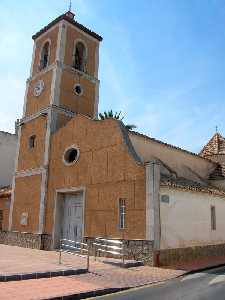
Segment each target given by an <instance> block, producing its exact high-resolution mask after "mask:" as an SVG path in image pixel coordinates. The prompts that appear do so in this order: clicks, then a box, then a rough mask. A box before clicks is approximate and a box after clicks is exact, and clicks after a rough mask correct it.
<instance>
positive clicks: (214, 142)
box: [199, 132, 225, 157]
mask: <svg viewBox="0 0 225 300" xmlns="http://www.w3.org/2000/svg"><path fill="white" fill-rule="evenodd" d="M217 154H225V138H224V137H222V135H221V134H219V133H218V132H217V133H215V134H214V135H213V137H212V138H211V139H210V140H209V142H208V143H207V144H206V145H205V146H204V147H203V149H202V150H201V152H200V153H199V155H201V156H202V157H209V156H212V155H217Z"/></svg>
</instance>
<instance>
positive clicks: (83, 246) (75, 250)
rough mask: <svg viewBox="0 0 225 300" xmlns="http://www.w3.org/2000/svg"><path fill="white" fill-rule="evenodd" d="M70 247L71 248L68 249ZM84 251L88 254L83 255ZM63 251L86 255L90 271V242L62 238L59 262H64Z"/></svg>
mask: <svg viewBox="0 0 225 300" xmlns="http://www.w3.org/2000/svg"><path fill="white" fill-rule="evenodd" d="M71 244H72V245H71ZM76 245H80V247H78V246H76ZM66 248H67V249H66ZM68 248H69V250H68ZM83 251H84V252H86V255H82V254H83ZM62 252H64V253H68V254H73V255H77V256H80V257H86V258H87V270H88V271H89V267H90V251H89V245H88V244H86V243H83V242H76V241H72V240H69V239H60V248H59V264H62Z"/></svg>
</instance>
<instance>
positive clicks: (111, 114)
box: [99, 109, 137, 130]
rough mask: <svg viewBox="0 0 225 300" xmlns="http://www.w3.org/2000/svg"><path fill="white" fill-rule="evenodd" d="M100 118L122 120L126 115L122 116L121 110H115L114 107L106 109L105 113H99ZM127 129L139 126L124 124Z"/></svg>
mask: <svg viewBox="0 0 225 300" xmlns="http://www.w3.org/2000/svg"><path fill="white" fill-rule="evenodd" d="M99 118H100V120H105V119H110V118H112V119H116V120H120V121H122V120H123V119H124V117H122V116H121V111H120V112H113V111H112V109H111V110H109V111H104V112H103V113H99ZM124 126H125V127H126V129H127V130H133V129H135V128H137V126H136V125H133V124H126V125H124Z"/></svg>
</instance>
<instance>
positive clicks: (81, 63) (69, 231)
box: [0, 11, 225, 264]
mask: <svg viewBox="0 0 225 300" xmlns="http://www.w3.org/2000/svg"><path fill="white" fill-rule="evenodd" d="M33 40H34V47H33V56H32V63H31V70H30V76H29V78H28V80H27V83H26V92H25V98H24V108H23V116H22V119H21V120H20V123H19V130H18V145H17V152H16V166H15V173H14V176H13V180H12V187H11V189H12V191H11V202H10V209H9V219H8V222H5V223H4V226H3V228H2V230H1V231H0V241H1V242H2V243H7V244H11V245H20V246H25V247H32V248H37V249H46V250H47V249H56V248H58V247H59V241H60V239H61V238H67V239H70V240H74V241H81V240H83V239H85V240H88V241H90V242H91V240H92V239H93V238H94V237H106V238H116V239H121V240H124V241H126V243H127V251H128V252H129V253H134V252H135V251H136V252H135V253H136V254H137V255H141V256H142V257H145V259H146V260H148V259H149V261H151V262H152V260H151V258H152V257H153V256H154V257H156V260H157V262H158V263H159V262H160V263H161V264H169V263H174V262H176V261H179V259H183V258H184V257H186V258H187V259H192V258H196V257H199V256H201V255H203V253H204V255H205V256H207V255H220V254H221V253H222V251H224V250H225V218H224V216H225V139H224V138H223V137H222V136H221V135H220V134H219V133H216V134H215V135H214V136H213V138H212V139H211V140H210V141H209V143H208V144H207V145H206V146H205V147H204V148H203V150H202V151H201V153H200V154H195V153H192V152H189V151H187V150H184V149H181V148H178V147H176V146H173V145H170V144H167V143H164V142H161V141H159V140H156V139H154V138H152V137H149V136H146V135H143V134H140V133H138V132H134V131H131V130H128V129H126V127H125V126H124V124H123V123H122V122H121V121H118V120H115V119H113V118H109V119H105V120H98V103H99V79H98V67H99V46H100V43H101V41H102V37H101V36H100V35H98V34H96V33H95V32H93V31H91V30H90V29H88V28H86V27H85V26H83V25H81V24H80V23H78V22H77V21H76V20H75V15H74V14H73V13H72V12H71V11H68V12H67V13H65V14H63V15H61V16H59V17H58V18H56V19H55V20H54V21H52V22H51V23H50V24H48V25H47V26H45V27H44V28H42V29H41V30H40V31H39V32H37V33H36V34H35V35H34V36H33ZM7 195H8V194H7ZM0 202H1V198H0ZM6 223H7V224H6Z"/></svg>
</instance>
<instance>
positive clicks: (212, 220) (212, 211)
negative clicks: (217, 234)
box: [211, 205, 216, 230]
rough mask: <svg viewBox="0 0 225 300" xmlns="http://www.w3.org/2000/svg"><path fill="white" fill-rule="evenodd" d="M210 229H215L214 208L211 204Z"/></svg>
mask: <svg viewBox="0 0 225 300" xmlns="http://www.w3.org/2000/svg"><path fill="white" fill-rule="evenodd" d="M211 230H216V208H215V206H213V205H211Z"/></svg>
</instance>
